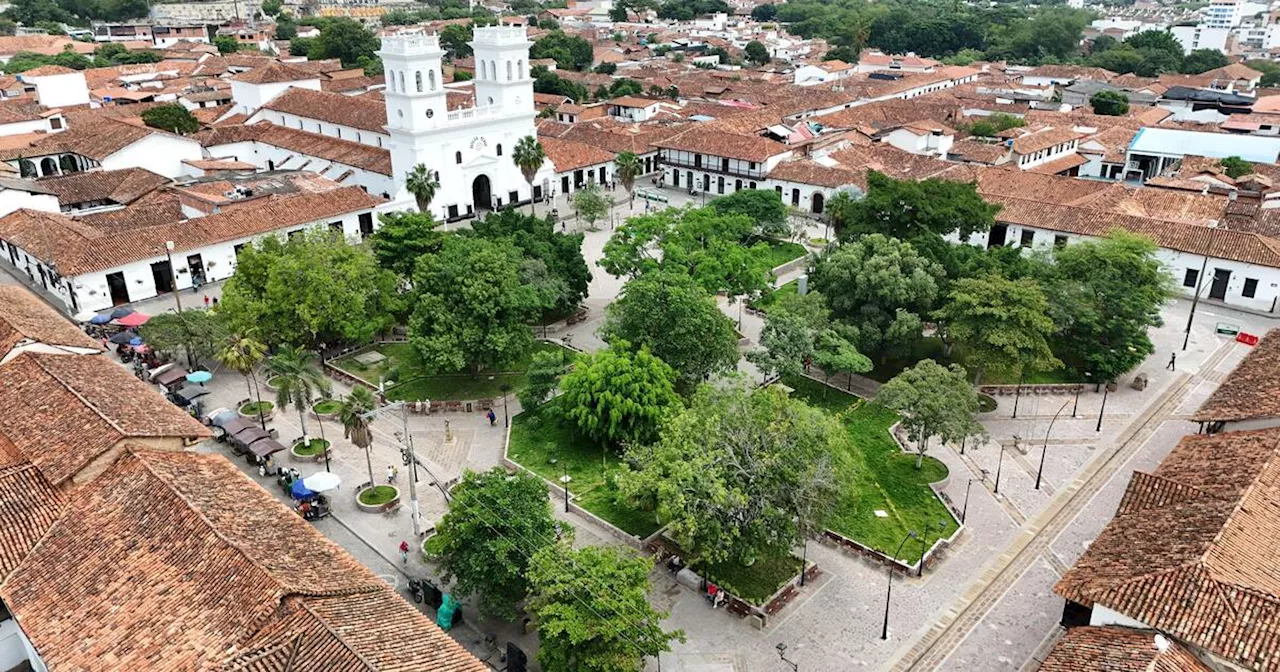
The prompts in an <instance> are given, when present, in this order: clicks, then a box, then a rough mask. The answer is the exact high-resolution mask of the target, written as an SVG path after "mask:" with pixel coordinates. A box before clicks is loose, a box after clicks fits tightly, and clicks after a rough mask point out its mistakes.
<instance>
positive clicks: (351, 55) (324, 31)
mask: <svg viewBox="0 0 1280 672" xmlns="http://www.w3.org/2000/svg"><path fill="white" fill-rule="evenodd" d="M380 46H381V45H380V44H379V42H378V36H377V35H374V34H373V31H371V30H369V29H368V28H365V27H364V26H363V25H362V24H361V23H360V22H359V21H356V20H355V19H348V18H345V17H341V18H330V19H325V20H324V23H323V24H322V25H321V26H320V35H319V37H316V38H315V40H314V41H313V42H312V43H311V45H310V48H309V49H308V50H307V58H310V59H311V60H320V59H325V58H336V59H338V60H339V61H341V62H342V66H343V67H344V68H354V67H364V65H365V64H366V63H368V62H369V61H371V60H375V59H377V54H376V52H377V51H378V49H379V47H380ZM361 57H363V58H364V59H365V61H364V62H363V63H362V62H361V60H360V59H361Z"/></svg>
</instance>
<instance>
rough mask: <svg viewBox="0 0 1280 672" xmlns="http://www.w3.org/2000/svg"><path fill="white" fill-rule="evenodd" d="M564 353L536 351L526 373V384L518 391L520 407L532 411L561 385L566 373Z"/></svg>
mask: <svg viewBox="0 0 1280 672" xmlns="http://www.w3.org/2000/svg"><path fill="white" fill-rule="evenodd" d="M564 372H565V364H564V355H563V354H561V353H559V352H535V353H533V359H532V360H531V361H530V362H529V371H528V372H527V373H526V374H525V380H526V381H527V382H526V383H525V386H524V387H523V388H521V389H520V391H519V392H517V393H516V397H517V398H518V399H520V407H521V408H523V409H524V410H526V411H532V410H534V409H536V408H538V407H539V406H541V405H542V404H544V403H546V401H547V398H548V397H550V396H551V393H552V392H555V389H556V387H558V386H559V385H560V378H561V377H562V376H563V375H564Z"/></svg>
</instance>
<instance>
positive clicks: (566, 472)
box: [560, 461, 569, 513]
mask: <svg viewBox="0 0 1280 672" xmlns="http://www.w3.org/2000/svg"><path fill="white" fill-rule="evenodd" d="M560 466H562V467H564V476H561V477H560V482H561V483H564V512H565V513H569V463H568V462H564V461H561V465H560Z"/></svg>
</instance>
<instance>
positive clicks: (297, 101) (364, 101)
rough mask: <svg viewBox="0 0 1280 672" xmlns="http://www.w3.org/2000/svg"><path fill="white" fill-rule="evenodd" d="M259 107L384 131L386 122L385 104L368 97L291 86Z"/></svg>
mask: <svg viewBox="0 0 1280 672" xmlns="http://www.w3.org/2000/svg"><path fill="white" fill-rule="evenodd" d="M262 109H265V110H274V111H276V112H281V113H284V114H292V115H295V116H299V117H305V118H307V119H319V120H320V121H325V122H328V123H330V124H339V125H341V126H350V127H351V128H358V129H360V130H364V131H372V132H374V133H386V131H385V130H384V129H383V126H386V125H387V107H386V105H383V104H382V103H379V102H378V101H375V100H370V99H368V98H361V97H353V96H344V95H342V94H341V93H328V92H325V91H312V90H311V89H300V88H297V87H293V88H290V89H289V90H288V91H285V92H284V93H282V94H280V95H278V96H276V97H275V98H273V99H271V102H269V103H267V104H266V105H263V106H262Z"/></svg>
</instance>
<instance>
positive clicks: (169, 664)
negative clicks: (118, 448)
mask: <svg viewBox="0 0 1280 672" xmlns="http://www.w3.org/2000/svg"><path fill="white" fill-rule="evenodd" d="M151 401H152V403H157V400H156V399H155V398H154V396H152V399H151ZM159 403H163V402H159ZM0 597H3V599H4V600H5V603H6V604H7V605H8V606H9V608H10V610H11V611H12V612H13V614H14V616H15V618H16V619H17V620H18V622H20V623H21V624H22V627H23V631H24V632H25V633H26V635H27V636H28V638H29V639H30V641H31V643H32V645H33V647H34V648H35V650H36V651H37V652H38V653H39V654H40V656H41V657H42V658H43V659H44V661H45V663H47V664H48V666H49V667H50V669H54V670H57V669H76V670H86V671H96V670H120V669H137V670H142V669H172V670H195V669H223V670H254V671H255V672H260V671H264V670H282V671H283V670H295V671H299V672H301V671H303V670H308V671H310V670H326V671H327V670H334V671H338V670H342V671H346V670H370V671H372V670H384V671H395V672H400V671H405V672H408V671H409V670H432V671H439V672H482V671H483V670H485V669H486V668H485V667H484V665H483V664H481V663H480V662H479V661H477V660H476V659H475V658H473V657H471V655H470V654H468V653H467V652H466V651H465V650H463V649H462V647H461V646H459V645H458V644H457V643H455V642H454V641H453V640H452V639H450V638H449V637H448V635H446V634H444V633H443V632H441V631H440V630H439V629H438V628H436V627H435V626H434V625H433V624H431V622H430V621H429V620H428V619H427V618H426V617H425V616H423V615H422V614H421V613H420V612H418V610H417V609H415V608H414V607H412V606H410V605H409V604H407V603H406V602H405V601H404V600H403V599H401V598H400V597H398V596H397V595H395V594H393V593H392V592H391V589H390V588H389V587H388V586H386V584H385V583H383V582H382V580H381V579H379V578H378V577H377V576H375V575H374V574H373V573H372V572H370V571H369V570H368V569H366V568H365V567H363V566H362V565H360V564H359V563H358V562H356V560H355V559H354V558H353V557H351V556H350V555H348V554H347V553H346V552H345V551H344V550H343V549H341V548H340V547H338V546H337V545H336V544H334V543H333V542H331V541H330V540H329V539H327V538H326V537H324V536H323V535H321V534H320V533H319V532H317V531H316V530H315V529H314V528H313V527H312V526H311V525H310V524H308V523H307V522H305V521H303V520H302V519H301V518H300V517H298V516H297V515H296V514H295V513H293V512H292V511H289V510H288V509H287V508H285V507H284V506H283V505H282V504H281V503H280V502H279V501H277V500H276V499H275V498H274V497H273V496H272V495H271V494H269V493H268V492H267V491H266V490H264V489H262V488H261V487H260V486H258V485H257V484H256V483H254V482H253V481H252V480H250V479H249V478H248V477H247V476H245V475H244V474H243V473H241V472H240V471H239V470H238V469H236V468H235V467H234V466H233V465H232V464H231V463H230V462H229V461H227V459H226V458H224V457H222V456H221V455H210V454H196V453H183V452H166V451H157V450H147V449H142V448H136V447H135V448H130V449H129V450H128V451H127V452H126V453H125V454H123V455H122V456H121V457H120V458H119V459H118V460H117V461H116V463H115V464H114V465H113V466H112V467H110V468H109V469H108V471H107V472H106V473H104V474H103V476H102V477H100V478H99V479H97V480H95V481H94V482H92V483H91V484H89V485H88V486H85V487H84V488H83V489H82V490H80V491H79V492H78V493H77V496H76V497H75V498H74V499H73V500H72V501H71V502H70V504H69V506H68V508H67V511H66V513H65V514H64V515H63V516H62V517H61V518H60V519H59V520H58V522H57V523H56V524H54V525H53V526H52V528H51V529H49V531H48V533H47V534H46V535H45V537H44V539H43V540H42V541H41V542H40V544H39V545H38V546H37V547H36V548H35V550H34V551H33V552H32V553H31V555H30V556H29V557H28V559H27V561H26V562H24V563H23V564H22V566H20V567H19V568H18V569H17V570H16V571H15V572H13V573H12V574H11V575H10V576H9V577H8V579H7V580H6V581H5V583H4V584H3V586H0Z"/></svg>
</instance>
